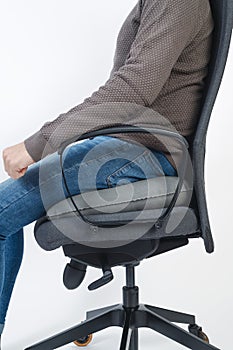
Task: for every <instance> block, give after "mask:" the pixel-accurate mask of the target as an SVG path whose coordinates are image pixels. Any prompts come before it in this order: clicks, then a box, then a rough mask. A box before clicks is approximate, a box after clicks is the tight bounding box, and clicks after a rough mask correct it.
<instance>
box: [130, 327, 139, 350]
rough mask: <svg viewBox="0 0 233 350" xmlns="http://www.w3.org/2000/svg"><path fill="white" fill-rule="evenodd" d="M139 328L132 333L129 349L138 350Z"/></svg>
mask: <svg viewBox="0 0 233 350" xmlns="http://www.w3.org/2000/svg"><path fill="white" fill-rule="evenodd" d="M138 345H139V344H138V329H137V328H135V329H134V330H133V332H132V335H131V340H130V346H129V350H138Z"/></svg>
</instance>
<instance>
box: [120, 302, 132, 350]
mask: <svg viewBox="0 0 233 350" xmlns="http://www.w3.org/2000/svg"><path fill="white" fill-rule="evenodd" d="M131 316H132V310H130V309H129V310H125V322H124V328H123V333H122V338H121V345H120V350H129V346H130V339H131V335H132V329H131V328H130V321H131Z"/></svg>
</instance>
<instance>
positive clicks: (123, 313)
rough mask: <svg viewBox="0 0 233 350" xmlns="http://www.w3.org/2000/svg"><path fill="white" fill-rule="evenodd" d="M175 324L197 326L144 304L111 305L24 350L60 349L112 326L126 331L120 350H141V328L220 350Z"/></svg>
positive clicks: (189, 319)
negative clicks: (130, 305)
mask: <svg viewBox="0 0 233 350" xmlns="http://www.w3.org/2000/svg"><path fill="white" fill-rule="evenodd" d="M124 288H125V287H124ZM130 292H132V291H130ZM172 322H175V323H183V324H189V325H195V317H194V316H192V315H188V314H184V313H180V312H176V311H170V310H166V309H161V308H158V307H154V306H151V305H145V304H140V305H138V306H137V307H135V308H131V307H125V306H124V305H123V304H118V305H112V306H108V307H104V308H102V309H98V310H93V311H89V312H87V320H86V321H84V322H81V323H80V324H78V325H77V326H74V327H72V328H69V329H67V330H65V331H63V332H61V333H59V334H57V335H55V336H52V337H50V338H48V339H46V340H43V341H41V342H39V343H37V344H34V345H32V346H30V347H29V348H27V349H25V350H31V349H37V350H53V349H57V348H59V347H60V346H63V345H66V344H68V343H71V342H73V341H75V340H78V339H79V338H82V337H84V336H87V335H88V334H92V333H95V332H98V331H100V330H102V329H105V328H107V327H111V326H119V327H123V334H122V338H121V343H120V347H119V350H139V343H138V329H139V328H141V327H148V328H150V329H153V330H155V331H157V332H158V333H160V334H163V335H165V336H166V337H168V338H170V339H172V340H174V341H176V342H177V343H179V344H182V345H184V346H186V347H187V348H188V349H193V350H196V349H198V350H210V349H212V350H220V349H218V348H216V347H215V346H213V345H210V344H208V343H206V342H204V341H203V340H201V339H200V338H198V337H197V336H195V335H193V334H190V333H189V332H187V331H185V330H184V329H183V328H180V327H178V326H177V325H174V324H173V323H172Z"/></svg>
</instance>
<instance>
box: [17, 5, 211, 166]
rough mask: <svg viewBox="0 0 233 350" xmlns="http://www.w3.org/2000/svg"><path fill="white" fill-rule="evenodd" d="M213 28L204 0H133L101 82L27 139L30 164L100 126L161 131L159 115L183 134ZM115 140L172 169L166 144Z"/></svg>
mask: <svg viewBox="0 0 233 350" xmlns="http://www.w3.org/2000/svg"><path fill="white" fill-rule="evenodd" d="M213 28H214V22H213V18H212V14H211V9H210V4H209V0H139V1H138V2H137V4H136V5H135V6H134V8H133V9H132V11H131V12H130V13H129V15H128V16H127V18H126V20H125V21H124V23H123V25H122V27H121V29H120V32H119V34H118V37H117V45H116V51H115V55H114V65H113V68H112V71H111V73H110V77H109V79H108V80H107V81H106V83H105V84H104V85H103V86H101V87H100V88H99V89H98V90H97V91H95V92H94V93H93V94H92V95H91V96H90V97H88V98H86V99H85V100H84V102H83V103H81V104H79V105H77V106H75V107H73V108H72V109H70V110H69V111H68V112H66V113H62V114H60V115H59V116H58V118H56V119H55V120H53V121H51V122H47V123H45V124H44V125H43V126H42V128H41V129H40V130H39V131H38V132H36V133H35V134H33V135H32V136H30V137H29V138H27V139H26V140H25V141H24V142H25V146H26V149H27V151H28V152H29V154H30V155H31V157H32V158H33V159H34V160H35V161H38V160H40V159H41V158H43V157H44V156H46V155H47V154H49V153H53V152H55V151H56V150H57V149H58V148H59V146H60V145H61V143H62V142H64V141H66V140H67V139H70V138H71V137H74V136H75V135H77V136H78V135H80V134H82V133H84V132H87V131H90V130H94V129H99V128H101V127H107V126H113V125H119V124H132V125H138V126H139V125H140V126H156V125H160V126H161V124H162V122H163V121H162V122H161V120H160V116H162V117H165V118H166V120H167V121H168V122H170V123H171V125H172V126H173V127H174V128H175V129H176V130H177V131H178V132H179V133H180V134H182V135H183V136H189V135H191V134H192V132H193V131H194V129H195V126H196V123H197V121H198V117H199V112H200V102H201V96H202V91H203V87H204V81H203V79H204V78H205V76H206V74H207V72H208V62H209V58H210V48H211V40H212V31H213ZM115 136H117V137H123V138H125V137H126V138H128V139H131V140H132V141H137V142H140V143H142V144H144V145H145V146H147V147H151V148H156V149H158V150H161V151H163V152H164V153H165V154H166V155H167V157H168V159H169V160H170V161H171V162H172V164H173V165H174V162H173V160H172V158H171V155H170V154H169V151H168V149H167V148H166V146H165V145H163V144H162V143H161V142H159V141H158V140H156V139H155V138H153V137H152V136H151V135H150V134H129V135H115ZM160 141H161V140H160Z"/></svg>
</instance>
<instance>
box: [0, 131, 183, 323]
mask: <svg viewBox="0 0 233 350" xmlns="http://www.w3.org/2000/svg"><path fill="white" fill-rule="evenodd" d="M63 159H64V162H63V166H64V173H65V177H66V180H67V184H68V187H69V190H70V192H71V194H72V195H74V194H78V193H80V192H86V191H89V190H93V189H95V188H98V189H100V188H110V187H113V186H116V185H122V184H124V183H127V182H134V181H138V180H143V179H145V178H151V177H156V176H161V175H164V174H165V175H167V176H177V173H176V170H175V169H174V168H173V166H172V165H171V164H170V162H169V161H168V160H167V158H166V157H165V156H164V155H163V153H162V152H157V151H155V150H153V151H150V150H149V149H147V148H145V147H142V146H140V145H137V144H134V143H131V142H127V141H125V140H121V139H118V138H115V137H110V136H98V137H95V138H92V139H89V140H86V141H84V142H81V143H76V144H74V145H72V146H71V147H68V148H67V149H66V150H65V152H64V157H63ZM59 160H60V159H59V156H58V154H57V153H54V154H52V155H49V156H48V157H46V158H44V159H43V160H41V161H39V162H37V163H35V164H33V165H32V166H30V167H29V169H28V171H27V172H26V174H25V175H24V176H23V177H21V178H20V179H17V180H13V179H8V180H6V181H4V182H3V183H1V184H0V324H4V323H5V318H6V313H7V309H8V305H9V302H10V297H11V294H12V291H13V287H14V283H15V280H16V277H17V274H18V271H19V268H20V265H21V261H22V257H23V227H24V226H26V225H28V224H30V223H32V222H33V221H35V220H37V219H39V218H40V217H42V216H44V215H45V214H46V209H48V208H49V207H50V206H51V205H53V204H55V203H57V202H59V201H60V200H62V199H64V198H65V197H68V193H67V191H66V189H65V186H64V182H63V179H62V174H61V167H60V162H59Z"/></svg>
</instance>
